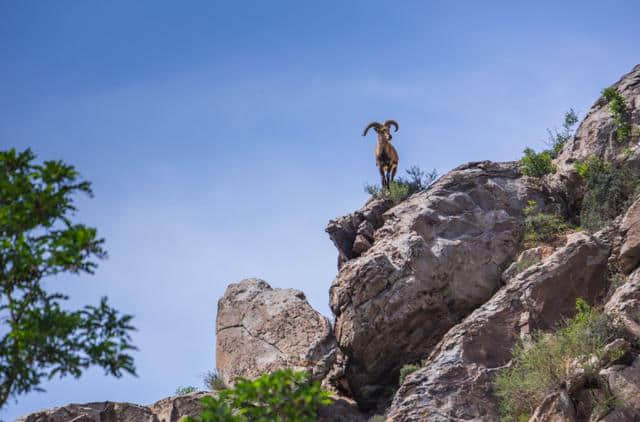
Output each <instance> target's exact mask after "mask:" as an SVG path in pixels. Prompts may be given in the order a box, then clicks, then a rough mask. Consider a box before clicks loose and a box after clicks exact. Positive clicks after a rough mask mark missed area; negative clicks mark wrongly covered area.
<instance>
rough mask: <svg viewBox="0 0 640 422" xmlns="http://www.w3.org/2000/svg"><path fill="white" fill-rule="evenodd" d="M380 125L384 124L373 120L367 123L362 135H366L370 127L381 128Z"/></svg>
mask: <svg viewBox="0 0 640 422" xmlns="http://www.w3.org/2000/svg"><path fill="white" fill-rule="evenodd" d="M380 126H382V125H381V124H380V123H378V122H371V123H369V124H368V125H367V127H366V128H364V132H362V136H366V135H367V132H368V131H369V129H371V128H372V127H375V128H376V129H378V128H380Z"/></svg>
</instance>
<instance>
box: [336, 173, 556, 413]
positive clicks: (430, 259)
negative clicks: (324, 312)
mask: <svg viewBox="0 0 640 422" xmlns="http://www.w3.org/2000/svg"><path fill="white" fill-rule="evenodd" d="M544 198H545V196H544V194H543V193H542V192H540V191H539V190H538V188H537V187H535V186H533V185H528V184H527V180H526V178H525V179H523V178H521V177H520V174H519V172H518V169H517V164H516V163H491V162H479V163H470V164H467V165H464V166H460V167H458V168H456V169H455V170H453V171H451V172H450V173H448V174H446V175H445V176H444V177H442V178H441V179H440V180H439V181H438V182H436V183H435V184H434V185H432V186H431V187H430V188H429V190H428V191H426V192H421V193H418V194H415V195H413V196H412V197H411V198H409V199H408V200H406V201H404V202H403V203H401V204H399V205H397V206H395V207H393V208H391V209H390V210H389V211H387V212H386V213H385V214H384V215H382V219H383V220H384V224H383V225H382V226H381V227H380V228H378V229H377V230H376V231H375V233H374V238H373V241H374V242H373V245H372V246H371V248H370V249H368V250H367V251H366V252H364V253H363V254H362V255H361V256H359V257H357V258H354V259H351V260H347V261H346V262H344V263H343V264H342V266H341V268H340V272H339V274H338V277H337V278H336V279H335V280H334V282H333V284H332V286H331V290H330V295H331V299H330V305H331V309H332V310H333V313H334V314H335V316H336V323H335V332H336V338H337V340H338V343H339V346H340V348H341V350H342V351H343V352H344V353H345V354H346V355H347V357H348V361H347V365H346V370H345V374H346V377H347V379H348V382H349V385H350V387H351V390H352V391H353V393H354V395H355V398H356V399H357V400H358V403H359V404H360V405H361V406H363V405H364V407H367V406H368V405H370V404H371V402H372V401H373V400H375V397H376V396H377V395H378V394H379V393H380V392H381V389H383V388H384V387H383V386H385V385H389V384H393V383H394V382H395V380H397V375H398V370H399V368H400V367H401V366H402V365H403V364H406V363H408V362H413V361H416V360H418V359H420V358H423V357H425V356H426V355H427V353H428V352H429V350H430V349H431V348H432V347H433V346H434V345H435V344H436V343H437V342H438V341H439V339H440V338H441V336H442V335H443V334H444V333H445V332H446V331H447V330H448V329H449V328H450V327H452V326H453V325H455V324H456V323H458V322H459V321H460V320H462V318H464V317H465V316H466V315H467V314H469V312H471V311H472V310H473V309H474V308H476V307H477V306H479V305H481V304H482V303H484V302H485V301H486V300H487V299H489V298H490V297H491V295H492V294H493V293H494V292H495V291H496V290H497V289H498V288H499V287H500V284H501V282H500V275H501V273H502V270H504V267H505V266H506V264H508V263H510V262H511V261H512V260H513V259H514V255H515V254H516V253H517V248H518V245H519V239H520V224H521V219H522V209H523V206H524V205H525V204H526V202H527V200H529V199H535V200H537V201H538V202H539V204H544V202H545V199H544ZM370 205H371V203H370V204H368V206H370ZM366 212H367V211H366V208H365V211H363V212H362V213H361V214H363V215H364V214H366ZM356 215H358V214H356ZM353 218H354V217H353V216H352V217H343V218H342V219H339V220H338V221H339V222H341V221H345V220H349V221H350V220H351V219H353ZM356 223H357V221H356ZM355 225H356V224H353V225H352V226H351V227H355ZM337 226H340V227H342V226H344V223H340V224H338V223H335V222H332V223H331V224H330V226H329V228H328V229H327V231H329V232H330V233H335V232H336V230H337V229H336V228H335V227H337ZM334 243H337V242H336V241H335V239H334ZM341 254H342V255H344V256H345V257H348V256H349V254H348V253H346V252H344V251H343V250H341Z"/></svg>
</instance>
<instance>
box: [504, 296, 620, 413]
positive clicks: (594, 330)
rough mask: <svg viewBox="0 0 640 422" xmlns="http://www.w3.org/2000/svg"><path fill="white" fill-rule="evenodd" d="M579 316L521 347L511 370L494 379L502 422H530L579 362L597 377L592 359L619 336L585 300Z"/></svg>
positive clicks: (601, 354)
mask: <svg viewBox="0 0 640 422" xmlns="http://www.w3.org/2000/svg"><path fill="white" fill-rule="evenodd" d="M576 309H577V314H576V316H575V317H573V318H571V319H569V320H567V321H566V322H565V324H564V326H563V327H561V328H560V329H558V330H557V331H556V332H555V333H552V334H544V333H536V334H534V335H533V338H532V340H531V342H530V344H524V343H519V344H517V345H516V346H515V348H514V350H513V357H512V361H511V366H510V367H507V368H504V369H502V370H500V371H499V372H498V374H497V376H496V378H495V381H494V382H495V387H496V392H497V395H498V397H499V400H500V411H501V413H502V416H503V418H504V419H503V420H505V421H506V420H508V421H512V420H527V418H528V417H529V415H531V413H532V412H533V411H534V410H535V408H536V407H537V406H538V405H539V404H540V403H541V401H542V399H543V398H544V397H545V396H546V395H547V393H549V392H550V391H551V390H553V389H554V388H555V387H557V386H558V385H559V384H560V383H561V382H563V381H564V380H565V379H566V377H567V375H568V374H567V369H568V364H569V363H570V362H577V364H578V365H580V366H582V367H583V368H584V369H585V371H586V373H587V375H588V376H590V377H595V375H596V373H595V371H596V369H597V368H593V367H592V366H591V364H590V363H589V362H590V358H591V356H596V358H601V357H602V356H603V353H604V346H605V345H606V344H607V343H609V342H610V341H611V340H612V339H613V338H614V337H615V335H616V332H615V330H614V329H613V328H612V325H611V322H610V320H609V318H608V317H607V316H606V315H605V314H603V313H601V312H599V311H598V310H596V309H594V308H592V307H590V306H589V305H588V304H587V303H586V302H584V301H583V300H582V299H578V300H577V301H576Z"/></svg>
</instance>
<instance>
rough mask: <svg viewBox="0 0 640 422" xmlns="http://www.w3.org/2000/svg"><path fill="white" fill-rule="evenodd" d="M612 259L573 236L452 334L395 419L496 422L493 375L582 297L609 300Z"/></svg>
mask: <svg viewBox="0 0 640 422" xmlns="http://www.w3.org/2000/svg"><path fill="white" fill-rule="evenodd" d="M608 255H609V250H608V248H607V247H606V246H605V245H603V244H602V243H601V242H599V241H598V240H597V239H596V238H595V237H592V236H588V235H586V234H583V233H574V234H571V235H569V236H568V239H567V244H566V245H565V246H564V247H562V248H560V249H559V250H557V251H556V252H555V253H554V254H553V255H551V256H549V257H548V258H546V259H545V260H544V261H543V262H542V263H541V264H540V265H536V266H535V267H534V268H532V269H531V270H530V271H526V272H524V273H521V274H519V275H518V276H516V277H515V278H514V279H512V280H511V281H510V282H509V284H508V285H506V286H505V287H503V288H502V289H501V290H500V291H499V292H498V293H496V294H495V295H494V296H493V297H492V298H491V300H489V301H488V302H486V303H485V304H484V305H482V306H481V307H480V308H478V309H476V310H475V311H474V312H473V313H472V314H471V315H469V316H468V317H467V318H465V320H464V321H463V322H462V323H460V324H458V325H457V326H455V327H454V328H452V329H451V330H449V332H448V333H447V334H446V335H445V336H444V338H443V339H442V341H441V342H440V343H439V344H438V346H437V347H436V348H435V349H434V351H433V352H432V354H431V355H430V356H429V358H428V359H427V361H426V362H425V365H424V368H422V369H420V370H418V371H416V372H414V373H413V374H411V375H410V376H409V377H408V378H407V379H406V380H405V382H404V383H403V385H402V386H401V387H400V389H399V390H398V392H397V393H396V395H395V397H394V399H393V404H392V405H391V408H390V412H389V415H390V417H391V419H392V420H393V421H403V422H409V421H425V420H428V421H452V420H466V421H468V420H474V421H497V420H498V419H499V418H498V410H497V404H496V399H495V397H494V396H493V394H492V379H493V372H494V371H495V370H496V369H498V368H500V367H502V366H503V365H505V364H507V362H508V361H509V360H510V359H511V349H512V348H513V346H514V345H515V343H516V341H518V339H519V338H521V337H522V336H524V335H527V334H530V333H532V331H534V330H549V329H552V328H554V326H555V325H556V324H557V323H558V322H559V321H561V320H562V318H564V317H568V316H569V315H571V314H572V313H573V312H574V310H575V301H576V299H577V298H578V297H581V298H585V299H586V300H587V301H589V302H591V303H593V302H595V301H596V299H598V298H599V297H600V296H602V295H604V293H605V291H606V286H607V281H606V263H607V258H608Z"/></svg>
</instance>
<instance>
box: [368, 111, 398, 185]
mask: <svg viewBox="0 0 640 422" xmlns="http://www.w3.org/2000/svg"><path fill="white" fill-rule="evenodd" d="M392 125H393V126H395V128H396V130H395V131H396V132H397V131H398V129H399V127H398V123H396V122H395V121H394V120H387V121H386V122H384V124H380V123H378V122H371V123H369V124H368V125H367V127H366V128H365V129H364V132H363V133H362V136H366V135H367V131H369V129H371V128H373V129H374V130H375V131H376V133H377V134H378V142H377V143H376V149H375V155H376V165H377V166H378V171H380V178H381V180H382V187H383V188H388V187H389V185H390V184H391V182H393V178H394V177H395V176H396V171H398V152H397V151H396V149H395V148H394V147H393V145H391V139H392V136H391V126H392Z"/></svg>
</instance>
